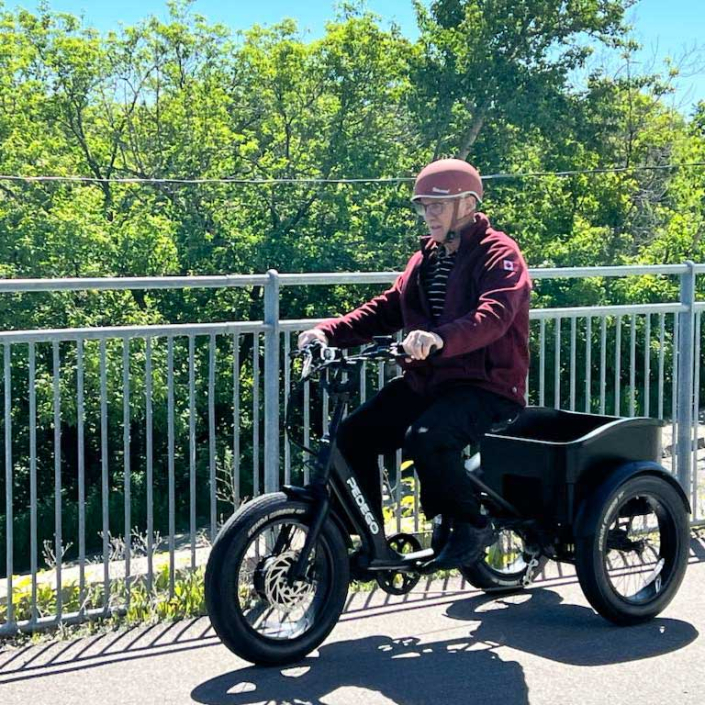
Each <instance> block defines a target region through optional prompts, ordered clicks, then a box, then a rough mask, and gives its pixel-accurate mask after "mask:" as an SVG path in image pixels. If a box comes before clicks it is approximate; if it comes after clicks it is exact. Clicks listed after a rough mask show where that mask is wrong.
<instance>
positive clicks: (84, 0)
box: [0, 0, 705, 113]
mask: <svg viewBox="0 0 705 705" xmlns="http://www.w3.org/2000/svg"><path fill="white" fill-rule="evenodd" d="M0 3H2V0H0ZM37 4H38V2H37V0H19V1H18V0H5V2H4V5H5V7H7V8H15V7H25V8H27V9H29V10H35V9H36V7H37ZM335 5H336V3H335V2H334V0H316V2H312V1H309V2H299V3H292V2H291V0H264V1H261V2H252V1H249V2H244V1H243V0H230V1H227V0H197V1H196V3H195V6H194V9H195V11H196V12H199V13H200V14H202V15H205V16H206V17H207V18H208V19H209V20H211V21H214V22H222V23H223V24H226V25H228V26H230V27H232V28H234V29H245V28H247V27H250V26H251V25H253V24H255V23H260V24H272V23H274V22H277V21H279V20H281V19H283V18H284V17H293V18H294V19H296V20H297V21H298V22H299V26H300V27H301V28H302V29H307V30H308V31H310V33H311V36H312V37H316V36H320V35H321V34H322V33H323V31H324V25H325V22H326V21H327V20H329V19H332V18H333V17H334V16H335ZM366 5H367V7H368V8H369V9H371V10H372V11H374V12H376V13H377V14H379V15H380V16H381V17H382V18H383V19H384V20H388V21H395V22H396V23H398V24H399V25H400V26H401V28H402V31H403V32H404V34H406V35H407V36H409V37H414V36H415V35H416V23H415V19H414V12H413V8H412V5H411V0H367V2H366ZM50 6H51V7H52V8H53V9H55V10H60V11H65V12H71V13H74V14H79V15H80V14H83V15H84V16H85V18H86V20H87V22H88V23H89V24H91V25H92V26H95V27H97V28H98V29H99V30H101V31H105V30H108V29H116V28H118V27H119V25H120V23H121V22H122V23H124V24H132V23H134V22H136V21H137V20H139V19H141V18H143V17H145V16H146V15H149V14H156V15H158V16H165V15H166V1H165V0H122V1H121V2H117V3H112V2H96V1H95V0H93V1H91V0H50ZM629 18H630V22H631V24H632V25H633V27H634V30H633V33H634V37H635V38H636V39H637V40H638V41H639V42H640V43H641V44H643V49H642V51H641V53H640V55H639V61H641V63H642V65H643V67H644V68H649V67H651V66H655V67H656V68H658V67H660V66H662V64H663V60H664V58H665V57H666V56H670V57H672V58H673V59H675V60H677V61H680V62H681V63H682V65H683V75H682V76H681V77H680V78H679V79H678V80H677V81H676V88H677V93H676V95H675V96H674V98H673V101H674V103H675V105H676V106H678V107H679V108H680V109H681V110H683V111H684V112H686V113H688V112H690V108H691V106H692V105H693V104H694V103H696V102H697V101H699V100H705V3H704V2H703V0H670V1H669V0H640V2H638V3H637V4H636V5H635V6H634V7H633V8H632V9H631V10H630V11H629ZM684 56H687V60H686V61H683V57H684ZM591 61H592V63H593V65H602V64H605V63H606V64H607V65H608V68H609V69H610V70H611V71H613V72H614V71H617V70H618V69H619V64H618V62H615V58H614V57H613V56H612V57H611V58H610V57H607V55H605V54H597V55H595V56H594V57H593V59H592V60H591Z"/></svg>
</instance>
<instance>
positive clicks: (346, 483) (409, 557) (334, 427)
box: [283, 340, 522, 581]
mask: <svg viewBox="0 0 705 705" xmlns="http://www.w3.org/2000/svg"><path fill="white" fill-rule="evenodd" d="M385 342H386V340H385ZM362 359H364V358H360V357H357V358H350V359H345V358H343V359H341V360H340V361H339V362H338V361H335V362H333V363H331V366H332V367H333V370H334V371H333V376H332V377H333V378H332V380H330V381H328V382H322V383H323V384H325V385H326V387H327V388H328V392H329V396H330V399H331V400H332V402H333V409H332V419H331V422H330V424H329V426H328V432H327V433H326V435H324V437H323V438H322V439H321V447H320V450H319V451H318V453H317V454H316V461H315V469H314V472H313V474H312V477H311V480H310V482H309V483H308V484H307V485H306V486H305V487H297V486H293V485H286V486H284V487H283V491H284V492H285V494H286V495H287V496H288V497H289V498H291V499H298V500H302V501H304V502H307V503H310V504H311V505H312V519H313V521H312V523H311V528H310V530H309V532H308V535H307V537H306V541H305V543H304V546H303V549H302V551H301V554H300V555H299V559H298V561H297V563H296V564H294V565H293V566H292V568H291V571H290V574H289V579H290V580H292V581H294V580H298V579H302V578H303V576H304V573H305V567H306V564H307V562H308V557H309V555H310V552H311V550H312V549H313V546H314V545H315V543H316V541H317V539H318V535H319V534H320V531H321V528H322V527H323V524H324V523H325V521H326V519H327V518H328V517H329V516H330V515H331V514H332V516H333V520H334V521H335V522H336V523H337V525H338V526H339V527H340V528H341V530H342V531H343V532H344V534H345V533H347V534H349V533H357V534H358V535H359V536H360V539H361V541H362V546H363V551H362V552H361V554H360V555H361V557H363V560H364V564H363V565H361V566H360V567H361V568H363V569H365V570H370V571H380V570H395V571H402V572H404V571H407V572H424V570H423V564H424V563H427V562H428V561H429V560H430V559H432V558H433V556H434V552H433V549H425V550H423V551H417V552H415V553H408V554H403V555H402V554H399V553H397V552H396V551H394V550H392V549H391V548H390V547H389V545H388V543H387V537H386V535H385V532H384V523H383V522H382V523H380V522H378V521H377V517H376V516H375V515H374V513H373V512H372V511H371V509H370V505H369V503H368V501H367V498H366V497H365V494H364V492H363V490H362V488H361V487H360V486H359V484H358V482H357V480H356V478H355V476H354V474H353V472H352V470H351V469H350V467H349V466H348V463H347V462H346V460H345V458H344V457H343V456H342V454H341V453H340V451H339V450H338V447H337V444H336V437H337V433H338V428H339V426H340V423H341V421H342V420H343V415H344V410H345V406H346V404H347V403H348V402H349V400H350V393H351V391H352V390H353V389H354V385H355V383H356V382H357V375H358V374H359V370H360V364H359V363H360V362H361V361H362ZM344 371H348V372H351V371H352V372H354V373H355V374H353V375H351V377H352V379H347V380H343V379H342V375H343V372H344ZM468 475H469V477H470V479H471V480H472V482H473V484H474V485H475V487H476V488H477V490H478V491H479V492H481V493H484V494H485V495H486V497H487V498H488V499H489V500H490V501H491V502H492V503H494V504H495V506H496V507H497V509H498V510H499V513H500V515H501V514H506V515H507V516H506V519H505V520H503V519H502V518H501V517H496V518H494V520H495V523H496V524H497V525H498V526H501V525H503V524H504V523H506V524H512V525H517V524H518V523H522V517H521V515H520V514H519V512H518V511H517V510H516V509H515V508H514V507H513V506H512V505H511V504H509V502H507V501H506V500H505V499H503V498H502V497H501V496H500V495H498V494H497V493H496V492H494V491H493V490H492V489H490V488H489V487H487V486H486V485H485V484H484V483H483V482H482V481H481V480H480V479H479V478H478V477H476V476H474V475H473V474H472V473H469V474H468ZM350 526H352V527H353V528H354V531H353V532H349V531H348V530H347V528H346V527H350Z"/></svg>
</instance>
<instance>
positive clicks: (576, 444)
mask: <svg viewBox="0 0 705 705" xmlns="http://www.w3.org/2000/svg"><path fill="white" fill-rule="evenodd" d="M663 425H664V423H663V422H662V421H660V420H658V419H651V418H644V417H637V418H622V417H618V416H600V415H596V414H585V413H580V412H575V411H563V410H559V409H551V408H547V407H539V406H527V407H526V408H525V409H524V411H522V412H521V414H520V416H519V418H518V419H517V420H516V421H515V422H514V423H513V424H512V425H511V426H509V427H508V428H507V429H506V430H504V431H502V432H500V433H488V434H487V435H486V436H484V438H483V439H482V440H481V442H480V452H481V458H482V469H483V472H484V476H483V481H484V482H485V483H486V484H487V485H488V486H489V487H491V488H492V489H493V490H495V491H496V492H499V493H500V494H501V495H502V496H503V497H505V499H507V500H508V501H509V502H511V503H512V504H513V505H514V506H515V507H517V509H519V510H521V512H522V513H523V514H525V515H527V516H531V517H535V518H537V519H540V520H543V521H545V522H551V523H555V522H558V523H569V522H571V521H572V519H573V518H574V513H575V511H577V506H578V502H579V500H580V499H581V497H582V496H584V494H585V492H586V491H588V490H587V488H589V487H591V486H594V484H595V482H599V480H600V478H601V477H602V476H603V475H604V474H605V473H607V472H609V470H610V469H611V468H613V467H615V466H616V465H620V464H622V463H624V462H627V461H633V460H651V461H655V462H660V461H661V427H662V426H663Z"/></svg>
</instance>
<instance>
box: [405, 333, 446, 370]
mask: <svg viewBox="0 0 705 705" xmlns="http://www.w3.org/2000/svg"><path fill="white" fill-rule="evenodd" d="M402 347H403V348H404V352H405V353H406V354H407V355H408V356H409V357H407V358H406V361H407V362H411V360H425V359H426V358H427V357H428V356H429V355H430V354H431V353H432V352H434V351H436V350H440V349H441V348H442V347H443V338H441V336H440V335H437V334H436V333H429V332H428V331H425V330H412V331H411V333H409V335H407V336H406V338H404V340H403V341H402Z"/></svg>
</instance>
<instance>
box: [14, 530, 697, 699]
mask: <svg viewBox="0 0 705 705" xmlns="http://www.w3.org/2000/svg"><path fill="white" fill-rule="evenodd" d="M692 549H693V550H692V555H691V559H690V566H689V569H688V573H687V575H686V579H685V581H684V583H683V586H682V587H681V590H680V592H679V594H678V596H677V597H676V599H675V600H674V601H673V603H672V604H671V605H670V606H669V607H668V609H667V610H666V611H665V612H664V613H663V614H662V615H661V616H660V617H659V618H657V619H655V620H654V621H652V622H650V623H648V624H646V625H641V626H638V627H629V628H619V627H614V626H611V625H610V624H608V623H607V622H605V621H604V620H603V619H602V618H601V617H599V616H597V615H596V614H595V613H594V612H593V611H592V609H591V608H590V607H589V605H588V604H587V602H586V600H585V598H584V597H583V595H582V593H581V591H580V588H579V586H578V585H577V583H576V580H575V577H574V575H572V574H571V573H570V572H566V571H565V570H563V569H562V570H561V574H557V573H555V572H554V573H552V574H549V575H548V576H546V577H545V578H543V579H541V580H540V581H538V582H537V583H536V584H535V586H534V587H532V588H531V589H530V590H529V591H527V592H526V593H524V594H521V595H515V596H511V597H504V598H500V597H490V596H487V595H483V594H482V593H479V592H478V591H476V590H474V589H471V588H469V587H468V586H467V585H466V584H464V583H463V582H462V581H460V580H449V581H445V582H442V581H437V580H436V581H426V582H422V583H420V584H419V585H418V586H417V588H416V589H415V590H414V592H412V593H411V594H409V595H407V596H406V597H405V598H391V597H389V596H387V595H385V594H384V593H381V592H379V591H375V592H372V593H356V594H354V595H353V596H351V598H350V600H349V603H348V607H347V611H346V612H345V614H344V615H343V616H342V618H341V620H340V623H339V624H338V626H337V627H336V629H335V630H334V631H333V633H332V634H331V635H330V636H329V638H328V640H327V641H326V642H325V643H324V644H323V645H322V646H321V647H320V648H319V649H318V651H316V652H314V654H312V655H311V656H310V657H308V658H306V659H304V660H303V661H302V662H301V663H300V664H298V665H296V666H294V667H289V668H286V669H281V668H278V669H277V668H257V667H253V666H250V665H249V664H247V663H245V662H243V661H242V660H240V659H238V658H237V657H235V656H234V655H232V654H231V653H230V652H229V651H228V650H227V649H226V648H225V647H224V646H222V644H220V642H219V641H218V639H217V638H216V637H215V636H214V634H213V631H212V629H211V628H210V624H209V622H208V619H207V618H201V619H197V620H190V621H183V622H177V623H174V624H170V625H167V624H162V625H158V626H154V627H141V628H134V629H130V630H125V631H122V632H115V633H111V634H109V635H106V636H93V637H90V638H85V639H78V640H75V641H71V642H58V643H53V644H46V645H37V646H32V647H27V648H23V649H18V650H14V651H4V652H2V653H0V702H2V703H3V705H4V704H7V703H13V704H14V703H23V704H25V703H31V705H45V704H46V705H59V704H60V705H63V704H66V705H74V704H79V703H80V704H81V705H89V704H92V703H99V704H100V705H112V704H113V703H115V704H118V703H119V704H120V705H125V704H126V703H130V704H132V703H135V704H137V703H139V704H142V703H144V704H150V703H159V704H160V705H161V704H163V703H169V704H171V703H174V704H181V703H194V702H195V703H208V704H214V705H215V704H221V703H232V704H233V705H235V704H236V705H250V704H254V703H282V704H283V703H292V704H293V703H296V704H298V705H302V704H304V703H311V704H317V703H324V704H325V705H342V704H346V705H347V704H348V703H355V704H357V703H359V704H360V705H362V704H364V705H377V704H378V703H385V704H388V703H399V704H405V705H406V704H408V705H421V704H424V705H426V704H428V703H468V704H473V705H485V704H490V703H497V704H499V703H501V704H502V705H515V704H519V703H532V704H538V703H542V704H544V703H545V704H550V705H556V704H559V703H560V704H563V703H567V704H573V703H575V704H579V705H591V704H593V703H594V704H600V705H602V704H603V703H605V704H606V703H609V704H610V705H618V704H620V703H625V704H626V703H629V704H630V705H634V704H638V705H652V704H653V705H664V704H666V703H669V705H670V704H673V703H677V704H678V705H690V704H692V705H703V703H705V642H704V639H703V637H702V636H701V633H702V632H703V631H704V630H705V600H704V599H703V586H705V542H703V540H702V539H701V540H694V541H693V545H692Z"/></svg>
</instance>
